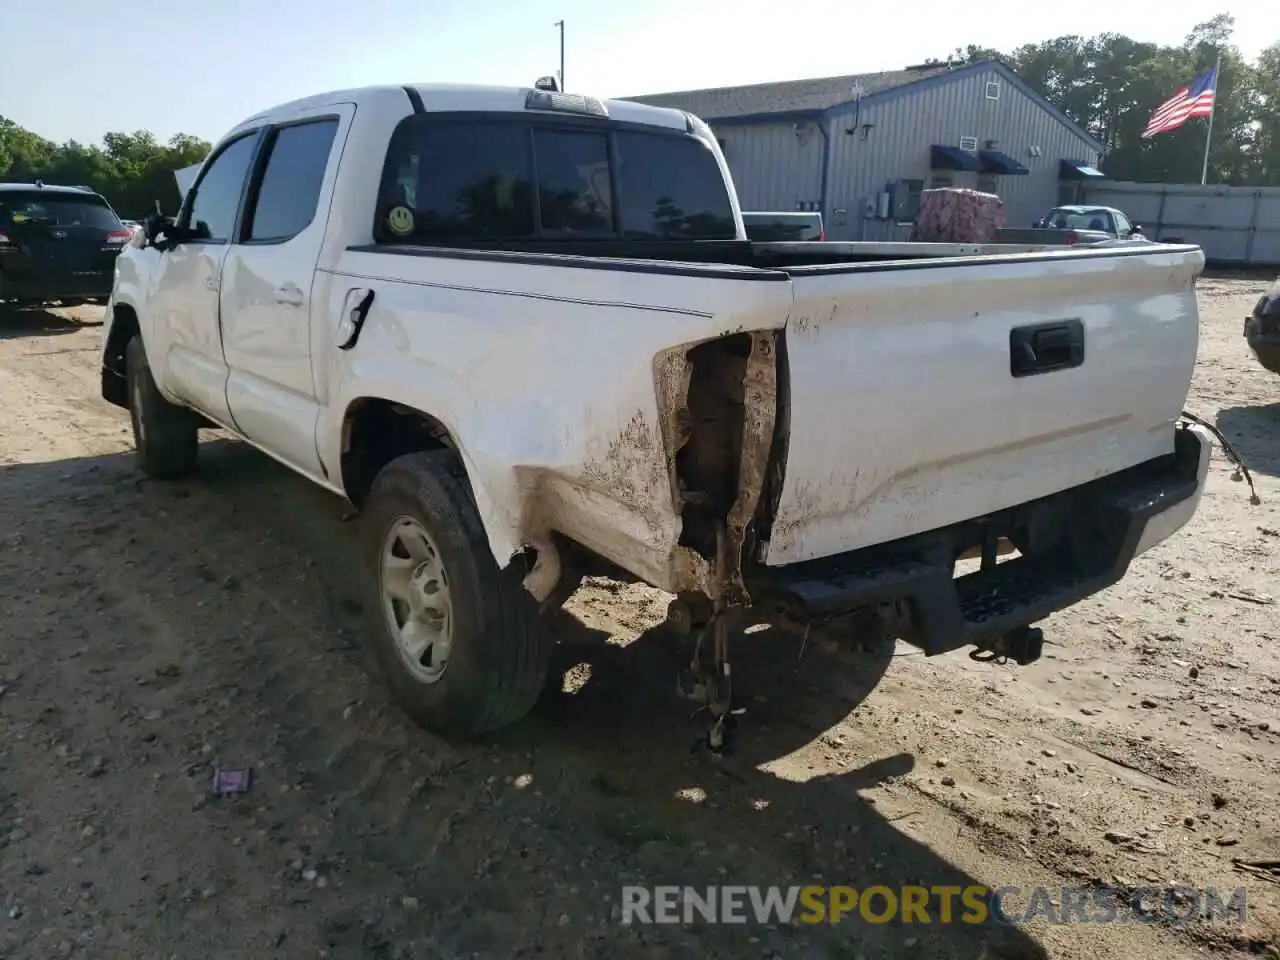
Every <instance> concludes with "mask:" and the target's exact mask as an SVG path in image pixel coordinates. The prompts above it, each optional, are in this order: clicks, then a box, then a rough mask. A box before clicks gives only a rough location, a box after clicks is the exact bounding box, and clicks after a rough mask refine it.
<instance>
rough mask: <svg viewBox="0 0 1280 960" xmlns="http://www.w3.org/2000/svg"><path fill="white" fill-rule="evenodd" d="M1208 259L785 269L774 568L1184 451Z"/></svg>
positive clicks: (1114, 255) (768, 553) (1164, 252)
mask: <svg viewBox="0 0 1280 960" xmlns="http://www.w3.org/2000/svg"><path fill="white" fill-rule="evenodd" d="M1203 264H1204V259H1203V254H1202V253H1201V252H1200V250H1199V248H1197V247H1184V246H1180V247H1171V246H1164V245H1161V246H1158V247H1154V248H1152V247H1147V248H1145V249H1144V250H1143V251H1140V252H1130V251H1128V250H1110V251H1097V252H1093V251H1089V252H1074V251H1072V252H1062V253H1052V254H1022V255H1006V256H999V257H977V258H972V259H968V260H963V259H956V260H939V261H933V262H929V261H919V260H917V261H913V262H906V261H903V262H897V263H881V264H868V265H858V266H852V267H843V268H839V267H835V268H832V267H828V268H822V267H817V268H800V269H796V270H793V271H791V272H792V274H793V290H794V306H793V310H792V313H791V316H790V318H789V320H788V322H787V327H786V345H787V361H786V362H787V368H788V381H789V394H790V399H789V410H788V421H789V443H788V451H787V459H786V464H785V473H784V479H783V485H782V490H781V493H780V496H779V500H778V504H777V509H776V511H775V513H774V520H773V523H772V527H771V530H770V533H769V541H768V546H767V548H766V550H765V556H764V560H765V562H766V564H768V565H770V566H777V565H783V564H788V563H795V562H799V561H803V560H809V559H813V558H816V557H825V556H830V555H834V554H840V553H844V552H847V551H852V550H856V549H859V548H862V547H866V546H870V545H873V544H877V543H884V542H887V541H890V540H895V539H897V538H899V537H905V536H909V535H912V534H917V533H923V532H926V531H929V530H933V529H937V528H939V527H943V526H946V525H948V524H951V523H955V522H959V521H962V520H966V519H972V518H975V517H980V516H984V515H986V514H989V513H992V512H994V511H998V510H1001V509H1005V508H1008V507H1011V506H1015V505H1017V504H1020V503H1025V502H1027V501H1029V500H1033V499H1036V498H1038V497H1042V496H1046V495H1048V494H1052V493H1055V492H1058V491H1061V490H1064V489H1067V488H1069V487H1073V486H1076V485H1079V484H1082V483H1085V482H1087V481H1090V480H1093V479H1095V478H1097V477H1101V476H1104V475H1107V474H1110V473H1114V472H1116V471H1118V470H1123V469H1125V468H1127V467H1130V466H1133V465H1134V464H1137V463H1141V462H1143V461H1145V460H1149V459H1152V458H1154V457H1158V456H1160V455H1162V454H1165V453H1168V452H1170V451H1171V450H1172V449H1173V420H1174V419H1175V418H1176V417H1177V416H1178V414H1179V413H1180V411H1181V410H1182V407H1183V402H1184V401H1185V399H1186V395H1187V392H1188V390H1189V387H1190V382H1191V375H1192V370H1193V367H1194V364H1195V357H1196V347H1197V341H1198V314H1197V307H1196V300H1195V290H1194V281H1195V278H1196V277H1197V275H1198V274H1199V272H1200V270H1201V269H1202V268H1203ZM1077 361H1078V362H1077Z"/></svg>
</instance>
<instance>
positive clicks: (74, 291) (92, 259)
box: [0, 181, 132, 306]
mask: <svg viewBox="0 0 1280 960" xmlns="http://www.w3.org/2000/svg"><path fill="white" fill-rule="evenodd" d="M131 236H132V231H131V230H129V228H127V227H126V226H125V225H124V224H123V223H121V222H120V218H119V217H118V216H116V212H115V211H114V210H112V209H111V205H110V204H109V203H107V201H106V200H104V199H103V198H102V197H101V196H99V195H98V194H97V193H94V192H93V191H92V190H90V189H89V188H88V187H55V186H46V185H45V184H43V183H41V182H40V181H36V182H35V183H0V302H6V301H8V302H15V301H16V302H17V303H18V304H24V303H27V304H35V303H51V302H53V301H58V302H60V303H62V304H63V305H64V306H72V305H75V304H80V303H85V302H87V301H91V300H100V301H103V302H105V301H106V299H107V298H108V297H109V296H110V295H111V283H112V279H113V274H114V272H115V263H116V257H117V256H118V255H119V253H120V251H121V250H122V249H123V248H124V245H125V244H126V243H128V242H129V238H130V237H131Z"/></svg>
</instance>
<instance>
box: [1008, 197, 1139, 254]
mask: <svg viewBox="0 0 1280 960" xmlns="http://www.w3.org/2000/svg"><path fill="white" fill-rule="evenodd" d="M998 239H999V241H1000V242H1001V243H1056V244H1063V245H1066V246H1075V245H1076V244H1083V243H1099V242H1106V241H1109V240H1133V241H1143V240H1146V239H1147V237H1146V236H1145V235H1144V234H1143V232H1142V227H1140V226H1138V225H1137V224H1136V223H1132V222H1131V221H1130V220H1129V218H1128V217H1127V216H1125V214H1124V213H1123V212H1122V211H1120V210H1117V209H1116V208H1115V207H1099V206H1093V205H1088V204H1076V205H1069V206H1064V207H1054V208H1053V209H1052V210H1050V211H1049V212H1048V213H1046V214H1045V215H1044V216H1043V217H1041V218H1040V219H1039V220H1037V221H1036V222H1035V223H1034V224H1033V225H1032V227H1031V229H1029V230H1025V229H1019V228H1017V227H1005V228H1003V229H1002V230H1000V231H999V234H998Z"/></svg>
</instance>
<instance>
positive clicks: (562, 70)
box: [556, 20, 564, 90]
mask: <svg viewBox="0 0 1280 960" xmlns="http://www.w3.org/2000/svg"><path fill="white" fill-rule="evenodd" d="M556 26H557V27H559V28H560V89H561V90H563V89H564V21H563V20H557V21H556Z"/></svg>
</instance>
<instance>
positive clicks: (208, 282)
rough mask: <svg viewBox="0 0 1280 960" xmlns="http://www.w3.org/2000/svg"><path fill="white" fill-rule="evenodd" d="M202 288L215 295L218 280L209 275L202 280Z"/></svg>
mask: <svg viewBox="0 0 1280 960" xmlns="http://www.w3.org/2000/svg"><path fill="white" fill-rule="evenodd" d="M204 288H205V289H206V290H212V291H214V292H215V293H216V292H217V290H218V278H217V277H215V276H214V275H213V274H209V276H207V277H205V278H204Z"/></svg>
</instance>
